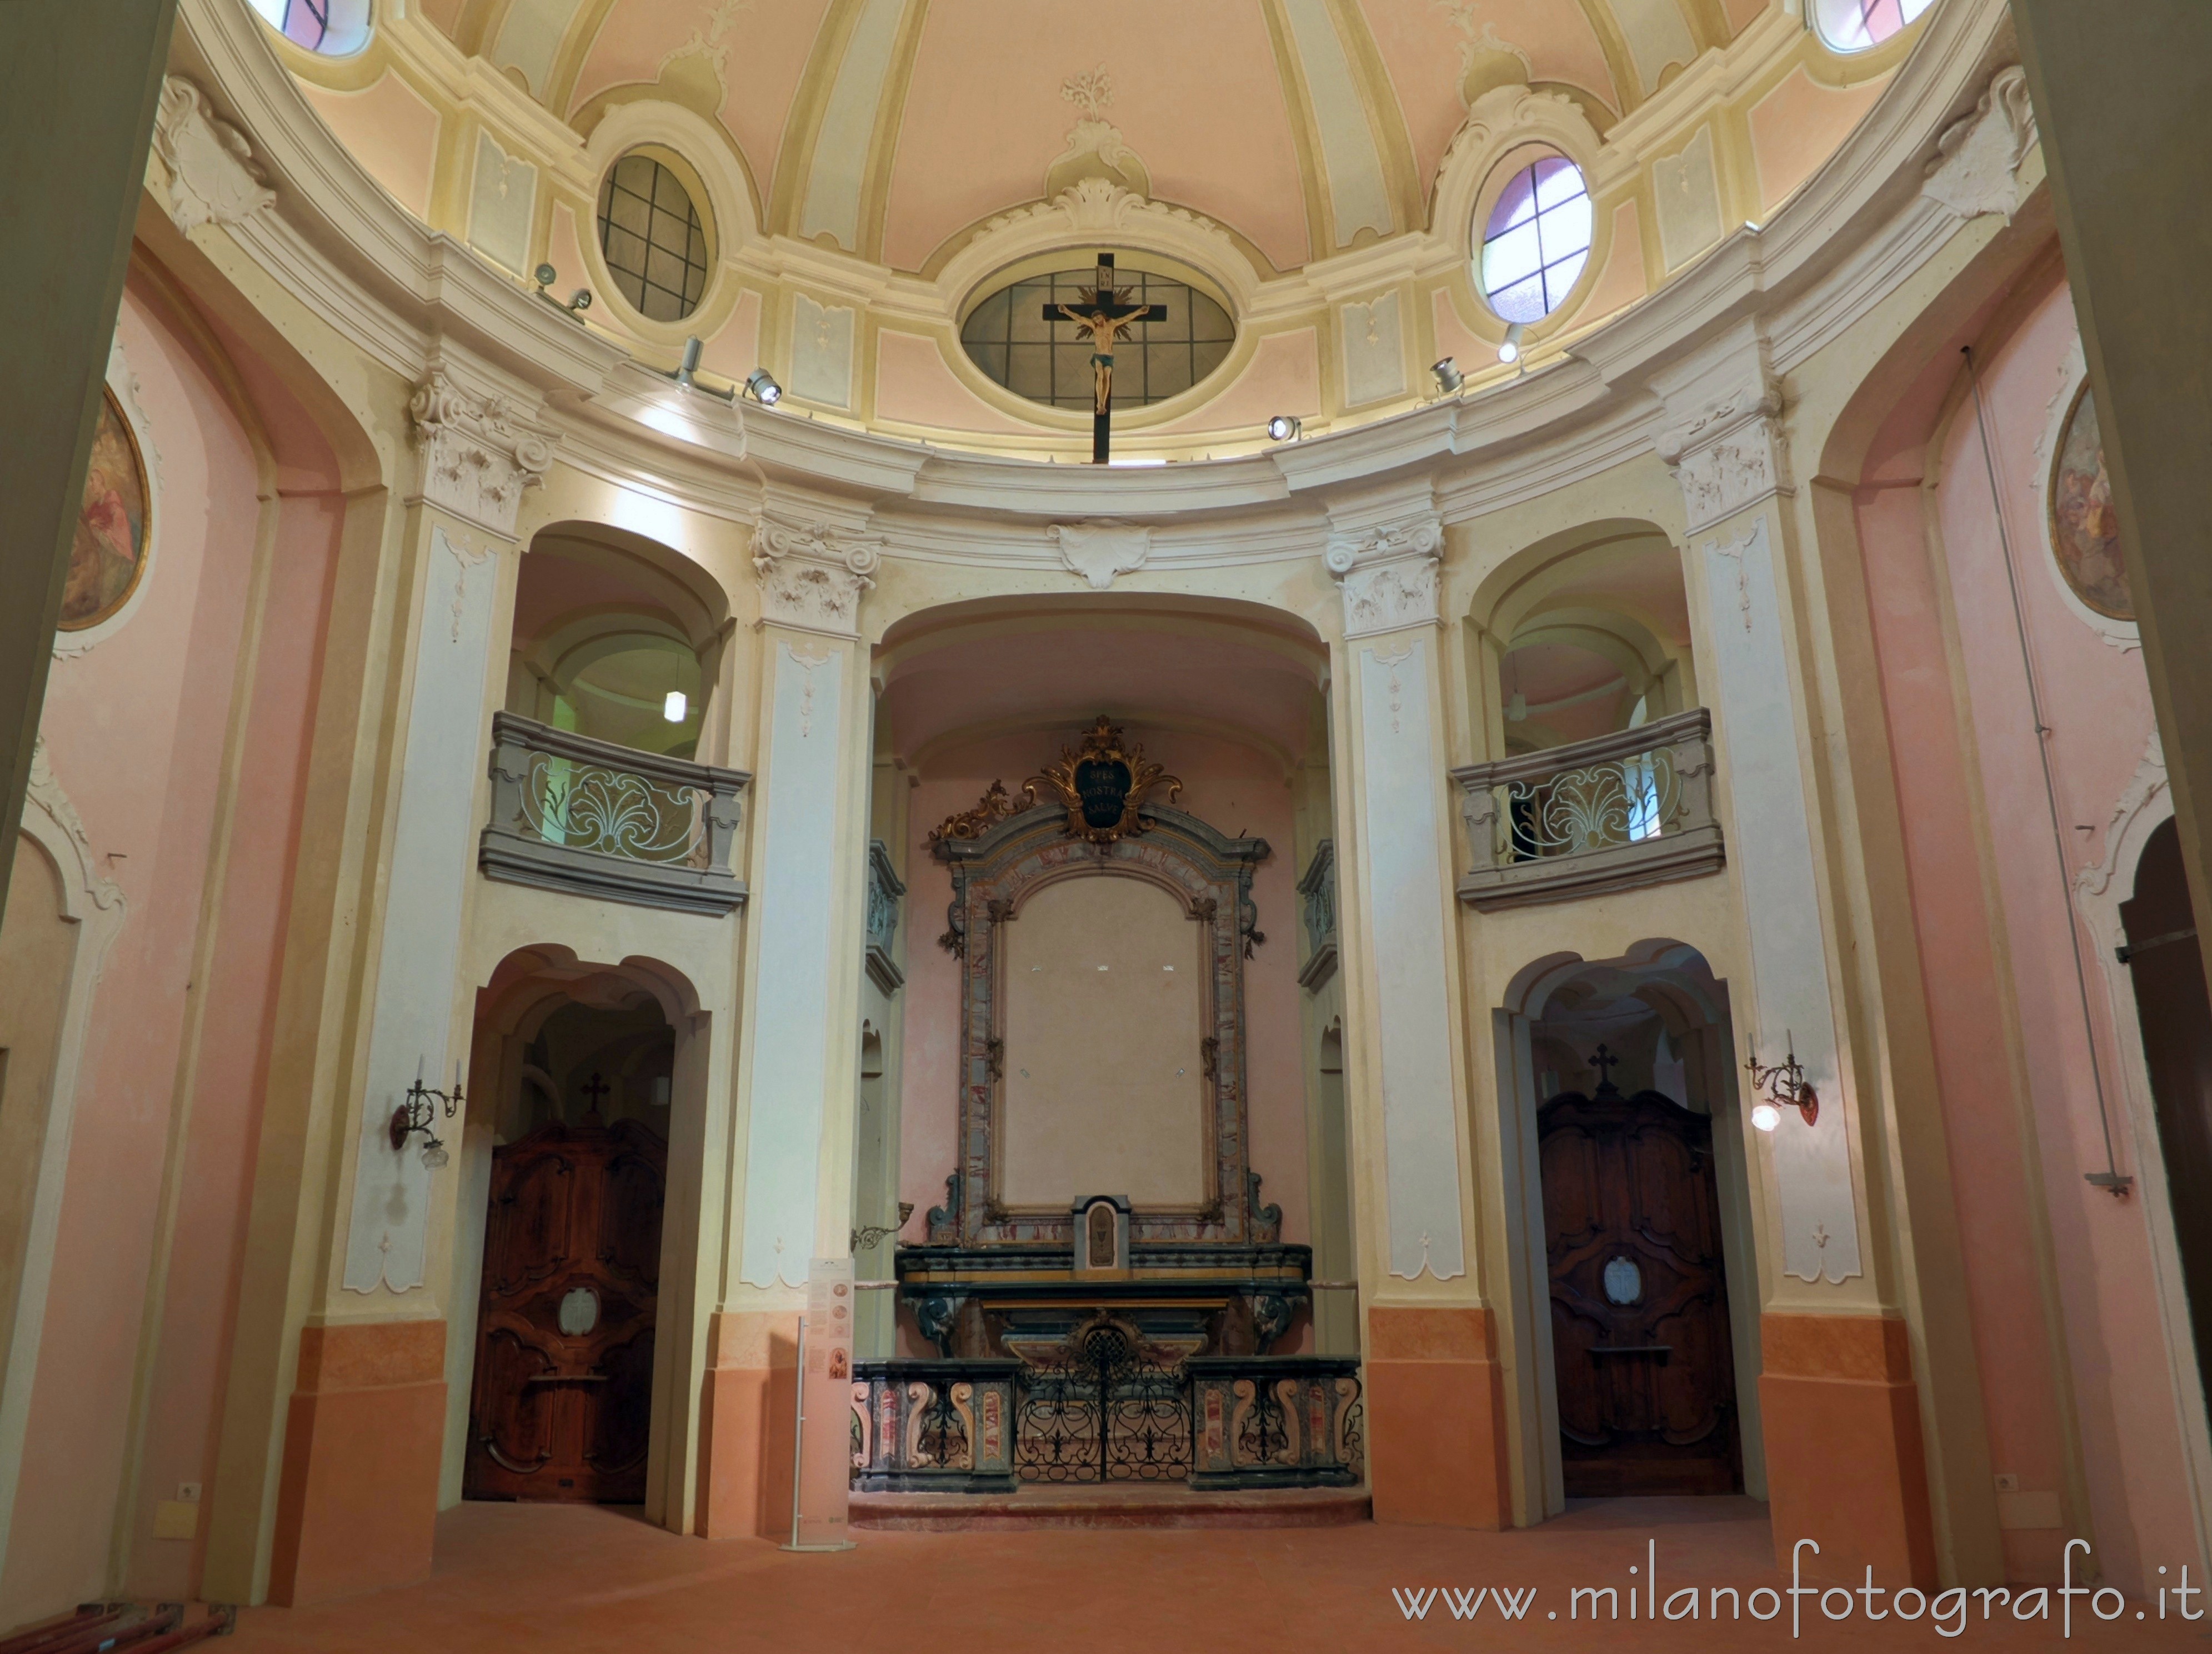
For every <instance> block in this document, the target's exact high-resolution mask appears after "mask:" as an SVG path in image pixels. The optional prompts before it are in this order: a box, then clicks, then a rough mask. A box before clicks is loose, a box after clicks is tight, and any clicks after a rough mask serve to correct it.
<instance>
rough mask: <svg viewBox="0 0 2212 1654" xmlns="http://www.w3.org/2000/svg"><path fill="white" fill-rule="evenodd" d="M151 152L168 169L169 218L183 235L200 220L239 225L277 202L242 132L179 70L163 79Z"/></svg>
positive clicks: (274, 192)
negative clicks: (220, 114)
mask: <svg viewBox="0 0 2212 1654" xmlns="http://www.w3.org/2000/svg"><path fill="white" fill-rule="evenodd" d="M154 153H155V155H159V156H160V157H161V164H162V165H163V166H164V167H167V168H168V169H169V189H168V201H167V206H168V212H169V217H170V219H171V221H172V222H173V223H175V225H176V227H177V228H179V229H180V230H183V231H184V232H185V234H191V232H192V231H193V230H195V229H197V228H198V227H199V226H200V225H202V224H242V223H244V222H246V220H247V219H249V218H252V216H254V215H255V214H257V213H260V212H265V211H266V210H268V209H270V207H273V206H275V205H276V191H274V190H272V189H270V187H269V181H268V174H267V173H264V172H263V171H262V170H261V167H260V165H259V163H258V162H257V161H255V160H254V158H253V146H252V144H250V143H247V142H246V135H245V134H244V133H242V132H240V131H239V130H238V128H236V127H235V126H233V125H231V124H230V123H229V122H228V121H227V120H224V119H222V117H221V116H219V115H217V114H216V112H215V106H214V105H213V104H211V103H210V102H209V101H208V95H207V94H206V93H204V92H203V91H201V90H200V88H198V87H197V85H195V84H194V83H193V82H191V81H188V80H186V79H185V77H184V76H181V75H172V76H169V77H168V78H167V79H166V80H164V81H163V82H161V106H160V107H159V108H158V109H156V110H155V114H154Z"/></svg>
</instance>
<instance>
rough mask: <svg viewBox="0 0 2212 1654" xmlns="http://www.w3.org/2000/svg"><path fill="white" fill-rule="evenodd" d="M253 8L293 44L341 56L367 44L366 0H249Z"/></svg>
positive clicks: (326, 54) (367, 4)
mask: <svg viewBox="0 0 2212 1654" xmlns="http://www.w3.org/2000/svg"><path fill="white" fill-rule="evenodd" d="M252 3H253V9H254V10H256V11H258V12H259V13H260V14H261V15H262V16H263V17H264V19H266V20H267V21H268V23H269V26H270V27H271V28H273V29H275V30H276V32H277V33H279V34H282V35H283V37H284V38H285V39H286V40H289V41H291V42H292V43H293V44H294V45H295V46H305V47H306V48H307V50H308V51H310V52H321V53H323V54H324V55H325V57H331V58H344V57H349V56H351V55H352V54H353V53H354V52H358V51H360V50H361V49H362V47H363V46H367V45H368V27H369V16H368V6H369V0H252Z"/></svg>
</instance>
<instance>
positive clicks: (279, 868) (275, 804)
mask: <svg viewBox="0 0 2212 1654" xmlns="http://www.w3.org/2000/svg"><path fill="white" fill-rule="evenodd" d="M167 303H168V301H167V300H166V299H165V298H164V297H163V296H161V294H160V292H159V290H158V289H154V288H152V287H149V286H148V285H146V284H145V283H143V282H141V281H138V280H134V281H133V283H131V288H130V290H129V292H128V294H127V295H126V298H125V304H124V308H123V313H122V319H121V322H120V325H119V328H118V332H119V335H120V337H121V338H122V341H123V344H124V349H125V353H126V354H127V356H128V358H129V361H130V363H131V369H132V371H133V372H134V373H135V374H136V375H137V380H138V385H139V396H140V401H141V404H142V405H143V409H144V410H145V413H146V416H147V418H148V420H149V423H150V424H151V426H152V429H153V438H154V447H155V449H156V450H157V451H158V453H159V455H160V459H159V461H158V465H159V471H160V486H161V492H160V496H159V503H158V506H157V508H156V509H157V515H156V519H155V526H154V534H155V541H154V549H153V559H152V562H150V564H149V568H148V572H147V573H146V575H145V576H144V577H143V578H144V580H145V582H146V585H145V587H144V595H143V601H142V602H141V604H140V605H139V606H138V608H137V610H136V611H134V614H133V616H132V618H131V621H130V622H129V623H128V624H127V625H126V626H125V628H124V629H122V630H121V631H119V632H118V633H117V634H116V635H113V636H112V637H110V638H108V639H106V641H104V642H102V643H100V645H99V646H97V647H96V648H94V649H93V650H92V651H91V652H90V653H89V654H86V655H84V656H82V658H79V659H76V660H61V661H58V662H56V664H55V666H54V671H53V677H52V684H51V686H50V688H49V690H48V693H47V700H46V711H45V715H44V721H43V724H42V730H43V733H44V734H45V736H46V742H47V745H48V750H49V752H50V754H51V757H52V763H53V767H54V770H55V773H56V775H58V778H59V779H60V781H61V783H62V785H63V786H64V787H65V788H66V789H67V790H68V792H69V794H70V798H71V799H72V800H73V801H74V802H75V803H76V806H77V808H78V810H79V812H80V813H81V814H82V818H83V819H84V823H85V826H86V830H87V832H88V836H89V838H90V840H91V845H92V851H93V855H94V860H95V864H96V865H97V866H98V867H100V869H101V870H102V871H105V872H106V873H107V874H108V875H109V876H110V877H112V878H113V879H115V880H116V882H117V883H118V884H119V885H121V886H122V887H123V889H124V891H125V895H126V897H127V898H128V900H129V903H130V916H129V920H128V921H127V923H126V924H125V927H124V929H123V932H122V934H121V937H120V939H118V942H117V944H116V946H115V949H114V952H112V955H111V956H110V958H109V961H108V964H107V968H106V973H105V975H104V976H103V978H102V980H101V982H100V985H99V988H98V990H97V993H98V997H97V998H96V1000H94V1006H93V1010H92V1020H91V1023H90V1029H89V1033H88V1039H87V1045H86V1049H85V1055H84V1067H83V1070H82V1077H81V1079H80V1080H79V1083H78V1090H77V1107H76V1128H75V1134H74V1138H73V1140H72V1143H71V1146H70V1160H69V1168H68V1174H67V1180H66V1183H65V1186H64V1196H63V1204H62V1209H61V1215H60V1232H59V1236H58V1243H57V1251H56V1263H55V1268H54V1273H53V1278H52V1291H51V1296H50V1298H49V1301H48V1308H47V1313H46V1324H45V1327H44V1329H43V1336H42V1342H41V1346H40V1363H39V1367H38V1372H37V1377H36V1379H35V1381H34V1384H33V1396H32V1411H31V1417H30V1424H29V1432H28V1442H27V1448H26V1451H25V1455H24V1463H23V1471H22V1481H21V1487H20V1489H19V1492H18V1496H17V1502H16V1518H15V1523H14V1528H13V1532H12V1535H11V1542H10V1548H9V1572H8V1577H7V1579H6V1581H5V1595H6V1597H7V1600H8V1601H9V1604H10V1605H11V1606H14V1607H16V1608H22V1609H23V1610H24V1611H31V1610H32V1609H33V1608H40V1607H43V1608H54V1607H60V1606H65V1605H67V1604H68V1603H70V1602H76V1601H77V1600H79V1599H80V1598H83V1597H88V1596H99V1595H100V1594H101V1593H102V1592H103V1591H105V1590H106V1589H107V1588H108V1585H109V1583H110V1582H109V1581H108V1580H107V1578H106V1572H107V1568H108V1566H109V1558H110V1544H111V1538H112V1527H113V1523H114V1520H115V1502H116V1500H117V1499H118V1497H119V1496H120V1495H121V1494H122V1493H123V1491H124V1489H123V1481H124V1477H125V1474H126V1466H127V1462H128V1458H127V1455H128V1452H129V1450H130V1447H131V1443H130V1441H129V1439H128V1438H129V1434H130V1432H129V1430H128V1421H129V1417H130V1407H131V1391H132V1384H133V1380H134V1377H135V1376H136V1370H137V1363H138V1361H139V1359H140V1358H141V1337H142V1332H143V1304H145V1301H146V1293H147V1290H148V1286H149V1271H150V1268H151V1267H152V1264H153V1261H154V1259H155V1256H156V1255H157V1253H158V1250H159V1246H160V1240H161V1237H160V1235H159V1233H158V1216H159V1210H160V1202H161V1195H162V1176H163V1170H164V1166H165V1163H166V1160H167V1152H168V1140H169V1134H170V1131H171V1128H172V1121H173V1117H174V1116H176V1115H177V1113H178V1111H179V1110H188V1121H187V1124H188V1135H187V1138H186V1141H185V1157H184V1164H183V1167H182V1178H181V1182H180V1185H179V1195H180V1199H179V1207H178V1210H177V1216H176V1225H175V1229H174V1251H173V1262H172V1268H171V1271H170V1274H169V1279H168V1283H167V1298H166V1300H165V1302H164V1303H163V1304H162V1306H161V1317H160V1326H161V1334H160V1341H159V1343H158V1344H157V1345H156V1346H155V1348H154V1351H153V1359H154V1362H155V1365H154V1369H153V1380H154V1382H153V1385H152V1389H151V1392H150V1394H151V1405H150V1412H149V1419H148V1425H147V1431H146V1436H145V1444H146V1459H145V1475H144V1477H143V1484H142V1487H141V1489H140V1499H139V1500H138V1503H137V1508H136V1509H135V1510H134V1511H133V1512H132V1515H131V1535H132V1550H133V1557H132V1570H131V1575H130V1578H129V1581H128V1584H129V1585H130V1587H131V1589H132V1590H137V1591H139V1592H142V1593H148V1594H155V1595H160V1596H185V1595H188V1594H190V1592H191V1589H192V1586H193V1584H195V1583H196V1580H197V1562H198V1553H199V1545H198V1543H197V1542H191V1543H187V1542H181V1541H155V1540H154V1539H153V1538H152V1537H151V1523H152V1506H153V1503H154V1501H155V1500H156V1499H173V1498H175V1497H176V1494H177V1492H178V1484H179V1483H181V1482H186V1481H197V1482H200V1483H202V1484H203V1485H204V1486H207V1485H208V1484H210V1483H211V1482H212V1480H213V1471H214V1452H215V1433H216V1420H217V1416H218V1414H219V1411H220V1408H221V1403H222V1377H223V1367H224V1362H225V1359H226V1358H227V1355H228V1347H229V1334H230V1327H231V1321H232V1316H233V1312H234V1304H233V1292H234V1281H235V1279H236V1275H237V1265H238V1258H239V1253H240V1246H241V1245H242V1242H243V1235H244V1226H245V1217H246V1201H247V1198H248V1194H249V1188H248V1184H249V1179H250V1176H251V1170H252V1160H253V1154H254V1149H255V1131H256V1128H257V1122H258V1113H259V1107H258V1105H259V1097H260V1092H261V1087H262V1082H263V1078H264V1062H265V1059H266V1053H267V1049H268V1044H269V1034H270V1019H271V1014H272V1011H273V1006H274V1000H275V991H276V976H277V970H278V964H279V960H278V950H279V946H280V944H281V938H282V934H283V926H284V922H285V917H286V914H285V893H286V891H288V890H289V886H290V873H291V867H292V863H293V859H294V855H295V841H296V838H297V835H298V830H299V822H300V809H301V789H302V786H303V781H304V766H305V759H306V750H307V729H308V726H309V722H310V721H311V719H312V717H313V706H314V684H315V682H316V678H317V675H318V670H319V649H320V639H321V637H322V636H323V633H324V623H323V622H324V611H325V602H326V599H327V592H328V581H329V577H330V574H331V568H332V566H333V563H334V561H335V554H336V548H337V525H338V516H339V511H340V502H339V500H338V498H337V492H336V490H337V485H338V484H337V466H336V464H335V461H334V459H333V458H332V456H331V453H330V452H329V451H328V449H327V448H325V447H323V446H322V444H321V442H320V440H319V437H317V436H316V435H315V434H314V433H315V428H314V424H313V421H312V420H311V419H310V418H309V417H307V415H306V413H305V412H304V410H301V409H300V408H299V407H298V406H297V405H296V404H293V403H292V402H291V401H290V399H289V397H288V396H286V395H285V394H284V392H283V391H282V389H281V387H280V386H278V385H277V383H276V380H275V376H274V375H273V374H269V373H268V372H266V371H265V370H264V369H263V368H261V367H260V366H259V364H258V363H256V362H253V361H252V359H251V358H250V356H246V354H245V353H244V352H243V350H242V349H241V348H240V346H239V344H237V342H236V341H235V340H221V339H219V340H217V341H216V344H217V345H218V347H219V348H222V349H224V350H225V351H226V353H227V354H228V356H230V358H231V362H232V364H233V366H234V368H236V369H237V371H238V372H239V374H240V379H241V380H242V381H243V383H244V388H245V392H246V395H248V396H249V397H250V398H252V400H253V401H254V402H255V403H256V404H258V421H259V423H260V424H261V425H262V426H263V428H264V429H266V430H268V431H269V432H270V433H271V435H272V436H273V437H274V438H275V439H276V442H277V450H276V460H277V465H276V477H275V480H276V487H277V490H278V494H279V502H278V505H277V530H276V532H277V540H276V555H275V557H274V559H273V562H272V564H271V568H270V584H269V588H268V593H267V598H266V605H267V606H266V611H265V616H264V619H263V621H262V623H261V626H260V628H259V630H258V634H257V635H252V636H248V635H247V631H246V628H247V626H248V624H249V610H250V605H251V599H252V591H251V586H252V577H253V564H254V551H255V545H256V538H257V533H258V524H259V519H260V513H261V508H260V503H259V501H258V491H259V476H258V468H257V465H256V461H255V457H254V453H253V449H252V443H251V441H250V440H249V437H248V435H247V433H246V428H245V427H244V426H243V425H242V424H241V423H240V417H239V416H238V414H237V412H236V411H235V410H234V408H233V406H232V405H231V404H230V401H229V400H228V398H227V397H226V395H225V392H224V390H223V388H222V383H221V379H220V377H219V371H218V370H217V369H216V368H214V367H213V366H212V365H211V363H210V361H209V360H208V359H207V356H206V354H205V352H206V350H207V349H208V346H207V344H206V342H205V341H203V340H199V339H195V338H194V337H192V336H191V333H190V332H189V331H187V330H185V328H183V327H180V326H179V325H177V323H176V321H175V319H174V317H173V314H172V313H170V311H169V310H168V308H167ZM242 650H243V658H245V659H247V660H252V665H253V670H252V674H251V676H250V678H247V679H246V683H245V684H244V685H243V687H244V690H245V693H246V697H247V699H246V718H247V724H246V738H245V741H244V744H243V750H242V752H241V754H240V780H239V786H238V791H237V794H236V797H235V800H234V813H233V815H232V818H231V822H230V827H229V845H228V878H227V879H225V881H224V882H223V884H222V887H221V888H220V890H219V891H213V892H211V891H210V888H209V880H210V872H211V868H212V867H214V866H215V865H216V860H217V858H218V856H219V853H220V852H221V850H222V846H221V844H220V843H219V842H218V833H219V832H220V830H221V827H222V824H221V821H220V820H219V817H220V814H221V806H222V800H221V798H220V796H219V794H220V781H221V776H222V763H223V754H224V744H225V739H226V736H227V733H228V729H229V727H230V722H231V718H232V708H233V701H234V696H236V695H237V694H238V693H239V692H240V688H241V682H240V663H241V659H242V654H241V651H242ZM257 654H258V659H255V658H254V657H255V656H256V655H257ZM210 898H211V899H212V901H213V903H214V905H213V906H212V908H211V909H209V915H208V916H209V919H210V921H211V922H212V924H213V927H214V930H213V939H214V946H213V948H212V951H211V952H210V953H209V954H208V956H207V963H208V967H209V968H208V970H207V971H206V980H204V981H201V982H195V981H194V980H193V978H194V974H195V970H196V968H197V966H198V964H199V962H200V953H199V947H200V939H201V930H202V913H203V906H204V903H208V902H209V901H210ZM196 1012H197V1013H198V1015H199V1016H200V1018H201V1021H200V1024H199V1029H198V1037H197V1041H195V1040H194V1039H193V1037H192V1036H193V1024H194V1018H195V1013H196ZM210 1491H212V1490H211V1489H210ZM205 1527H206V1522H205V1513H204V1512H203V1518H202V1523H201V1528H202V1531H203V1533H204V1531H205Z"/></svg>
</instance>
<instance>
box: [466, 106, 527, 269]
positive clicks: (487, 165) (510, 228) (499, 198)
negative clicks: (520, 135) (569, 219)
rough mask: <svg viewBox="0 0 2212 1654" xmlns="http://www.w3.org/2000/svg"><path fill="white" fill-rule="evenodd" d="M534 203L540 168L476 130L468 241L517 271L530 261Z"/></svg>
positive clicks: (504, 266) (488, 135) (491, 257)
mask: <svg viewBox="0 0 2212 1654" xmlns="http://www.w3.org/2000/svg"><path fill="white" fill-rule="evenodd" d="M537 206H538V168H537V167H533V166H532V165H531V164H530V163H529V162H528V161H524V160H522V159H521V158H520V157H519V156H515V155H509V154H507V151H506V150H505V149H501V147H500V145H499V143H498V142H497V141H496V140H495V138H493V137H492V135H491V134H490V133H489V132H479V133H477V166H476V178H475V183H474V186H473V189H472V191H471V198H470V203H469V245H470V246H472V247H474V248H475V249H476V250H477V252H481V253H483V255H484V256H485V257H486V258H489V259H491V260H492V261H493V262H494V263H495V264H497V265H501V266H502V267H503V268H505V269H507V270H509V271H513V273H514V274H516V275H518V276H520V274H521V273H522V272H523V271H524V269H525V268H526V266H527V265H528V264H529V262H530V226H531V222H532V215H533V214H534V213H535V212H536V210H537Z"/></svg>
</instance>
